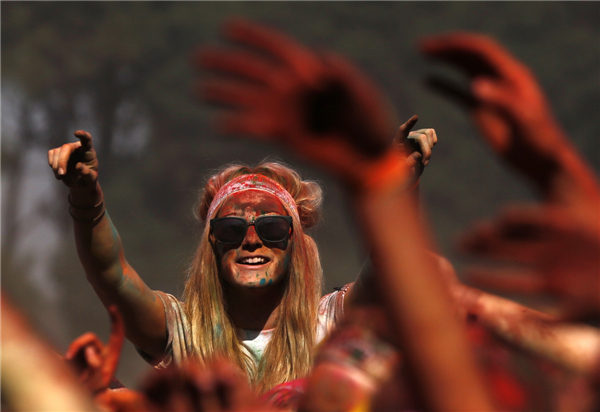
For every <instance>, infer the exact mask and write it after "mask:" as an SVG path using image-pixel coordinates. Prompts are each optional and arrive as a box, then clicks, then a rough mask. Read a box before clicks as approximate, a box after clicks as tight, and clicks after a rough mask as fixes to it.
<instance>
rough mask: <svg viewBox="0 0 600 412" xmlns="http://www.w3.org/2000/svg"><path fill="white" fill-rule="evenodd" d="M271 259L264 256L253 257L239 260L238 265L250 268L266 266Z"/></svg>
mask: <svg viewBox="0 0 600 412" xmlns="http://www.w3.org/2000/svg"><path fill="white" fill-rule="evenodd" d="M270 260H271V259H269V258H266V257H263V256H251V257H245V258H242V259H238V260H237V262H236V263H238V264H240V265H250V266H259V265H264V264H265V263H269V261H270Z"/></svg>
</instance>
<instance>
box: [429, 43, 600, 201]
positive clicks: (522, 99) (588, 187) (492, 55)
mask: <svg viewBox="0 0 600 412" xmlns="http://www.w3.org/2000/svg"><path fill="white" fill-rule="evenodd" d="M421 51H422V52H423V53H425V54H426V55H428V56H430V57H433V58H435V59H439V60H442V61H444V62H447V63H449V64H451V65H453V66H455V67H457V68H458V69H460V70H462V71H463V72H464V73H465V74H466V75H467V76H468V77H469V79H470V81H471V87H470V90H469V91H468V92H465V91H462V90H460V89H459V88H458V87H457V86H456V85H453V84H452V83H450V82H448V81H445V80H441V79H437V78H434V79H431V85H432V86H433V87H434V88H436V89H437V90H438V91H440V92H442V93H443V94H445V95H447V96H448V97H450V98H453V99H454V100H456V101H458V102H459V103H460V104H462V105H463V106H465V107H466V108H467V109H468V110H470V112H471V115H472V116H473V120H474V122H475V124H476V125H477V126H478V128H479V130H480V131H481V133H482V134H483V136H484V137H485V139H486V140H487V142H488V143H489V144H490V146H491V147H492V149H493V150H494V151H495V152H497V153H498V154H499V155H500V156H501V157H502V158H504V159H505V160H507V161H508V162H509V163H510V164H511V165H512V166H513V167H515V168H516V169H517V170H518V171H519V172H521V173H523V174H524V175H525V176H526V177H528V178H529V179H531V180H532V181H533V182H534V183H535V184H536V186H537V187H538V189H539V190H540V191H541V192H542V194H543V195H544V196H545V197H546V198H547V199H549V200H551V201H555V202H557V203H561V204H566V205H570V206H576V207H579V206H581V203H586V202H588V201H589V200H592V202H593V203H595V204H597V202H598V198H599V194H598V193H599V191H598V186H597V184H596V182H595V177H594V175H593V173H592V172H591V171H590V170H589V169H588V168H587V167H586V165H585V162H583V160H582V159H581V158H580V156H579V155H578V154H577V153H576V151H575V149H574V148H573V147H572V145H571V143H570V142H569V139H568V137H567V136H566V134H565V133H564V132H563V130H562V129H561V128H560V126H559V125H558V123H557V121H556V120H555V118H554V116H553V115H552V113H551V110H550V107H549V105H548V103H547V101H546V97H545V96H544V93H543V92H542V90H541V89H540V87H539V85H538V83H537V81H536V79H535V76H534V75H533V74H532V73H531V71H530V70H529V69H528V68H527V67H526V66H525V65H523V64H522V63H521V62H519V61H518V60H517V59H515V58H514V57H513V56H512V55H511V54H510V53H509V52H508V51H506V50H505V49H504V48H503V47H502V46H501V45H499V44H498V43H497V42H496V41H494V40H493V39H491V38H489V37H486V36H483V35H478V34H469V33H450V34H445V35H438V36H431V37H427V38H425V39H424V40H423V41H422V43H421ZM596 213H597V211H596Z"/></svg>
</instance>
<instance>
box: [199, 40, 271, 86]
mask: <svg viewBox="0 0 600 412" xmlns="http://www.w3.org/2000/svg"><path fill="white" fill-rule="evenodd" d="M193 64H194V66H195V67H196V68H197V69H199V70H208V71H214V72H217V73H221V74H228V75H233V76H238V77H241V78H244V79H246V80H251V81H254V82H258V83H263V84H268V83H269V81H270V80H271V78H272V76H273V75H274V74H275V72H276V70H277V69H276V67H274V64H273V63H271V62H269V61H268V60H266V59H265V58H264V57H261V56H259V55H257V54H253V53H248V52H243V51H228V50H223V49H218V48H214V47H213V48H208V47H207V48H203V49H201V50H200V51H198V52H197V53H196V55H195V56H194V60H193Z"/></svg>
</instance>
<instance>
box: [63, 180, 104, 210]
mask: <svg viewBox="0 0 600 412" xmlns="http://www.w3.org/2000/svg"><path fill="white" fill-rule="evenodd" d="M67 199H68V201H69V204H70V206H72V207H73V208H90V207H94V206H96V205H98V204H99V203H101V202H102V201H103V200H104V194H103V193H102V188H101V187H100V185H99V184H98V182H96V184H95V185H94V186H92V187H71V188H69V195H68V198H67Z"/></svg>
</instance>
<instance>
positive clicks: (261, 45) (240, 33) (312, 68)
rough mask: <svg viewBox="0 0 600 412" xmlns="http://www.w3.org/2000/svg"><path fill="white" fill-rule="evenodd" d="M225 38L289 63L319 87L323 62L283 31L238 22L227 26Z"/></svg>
mask: <svg viewBox="0 0 600 412" xmlns="http://www.w3.org/2000/svg"><path fill="white" fill-rule="evenodd" d="M225 36H226V37H227V38H228V39H229V40H231V41H234V42H237V43H239V44H242V45H245V46H248V47H251V48H254V49H257V50H258V51H262V52H266V53H267V54H268V55H269V57H270V58H272V59H273V60H275V61H279V62H280V63H286V64H287V65H289V66H290V67H291V68H293V69H294V71H295V72H296V74H298V75H299V76H300V77H301V78H302V79H303V80H304V81H305V82H307V83H308V84H309V85H311V86H314V85H316V81H317V76H316V73H318V71H319V68H320V66H321V64H320V62H319V60H318V59H317V58H316V56H315V55H314V53H313V52H312V51H311V50H309V49H307V48H306V47H304V46H302V45H300V44H299V43H297V42H296V41H294V40H293V39H291V38H289V37H287V36H286V35H284V34H283V33H280V32H279V31H276V30H273V29H271V28H268V27H265V26H262V25H259V24H256V23H253V22H250V21H248V20H244V19H234V20H231V21H229V22H228V23H227V24H226V26H225Z"/></svg>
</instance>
